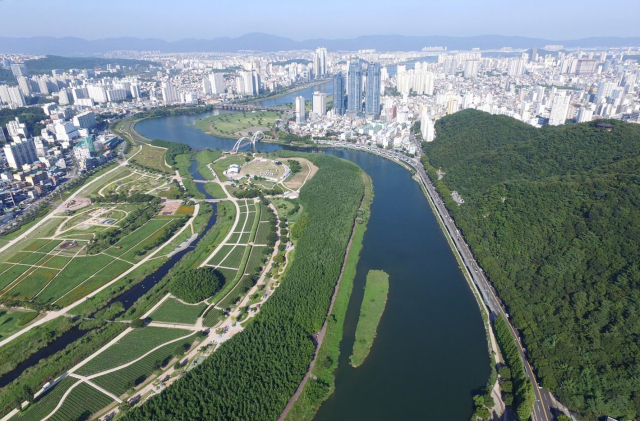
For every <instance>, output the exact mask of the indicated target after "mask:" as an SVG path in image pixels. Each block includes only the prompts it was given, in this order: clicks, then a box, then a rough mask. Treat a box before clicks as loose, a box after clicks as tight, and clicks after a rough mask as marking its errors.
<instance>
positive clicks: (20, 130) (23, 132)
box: [7, 117, 29, 139]
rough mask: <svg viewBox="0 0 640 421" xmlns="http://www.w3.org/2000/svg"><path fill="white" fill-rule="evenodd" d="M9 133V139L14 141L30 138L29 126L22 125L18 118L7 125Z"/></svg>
mask: <svg viewBox="0 0 640 421" xmlns="http://www.w3.org/2000/svg"><path fill="white" fill-rule="evenodd" d="M7 132H8V133H9V137H11V138H13V139H15V138H19V137H23V138H28V137H29V130H28V129H27V125H26V124H24V123H20V119H19V118H18V117H16V119H15V120H12V121H10V122H8V123H7Z"/></svg>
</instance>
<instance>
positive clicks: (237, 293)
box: [216, 275, 255, 308]
mask: <svg viewBox="0 0 640 421" xmlns="http://www.w3.org/2000/svg"><path fill="white" fill-rule="evenodd" d="M253 285H255V284H254V282H253V280H252V279H251V277H250V276H249V275H245V276H243V277H242V278H241V279H240V281H239V282H238V283H237V284H236V286H235V287H234V288H233V289H232V290H231V291H230V292H229V294H228V295H227V296H226V297H224V298H223V299H222V300H221V301H220V302H218V303H217V304H216V306H218V307H221V308H230V307H231V306H232V305H234V304H237V303H238V302H239V301H240V300H241V299H242V297H244V296H245V295H246V294H247V292H248V291H249V290H250V289H251V287H252V286H253Z"/></svg>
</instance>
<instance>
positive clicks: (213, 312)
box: [202, 307, 224, 327]
mask: <svg viewBox="0 0 640 421" xmlns="http://www.w3.org/2000/svg"><path fill="white" fill-rule="evenodd" d="M223 317H224V312H223V311H222V310H218V309H217V308H214V307H211V308H210V309H209V311H207V313H206V314H205V315H204V317H203V318H202V325H203V326H205V327H213V326H215V325H216V324H218V322H219V321H220V320H221V319H222V318H223Z"/></svg>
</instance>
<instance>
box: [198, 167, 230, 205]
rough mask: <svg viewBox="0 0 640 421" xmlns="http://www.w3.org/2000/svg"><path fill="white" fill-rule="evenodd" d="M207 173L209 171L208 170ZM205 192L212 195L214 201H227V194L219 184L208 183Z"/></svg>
mask: <svg viewBox="0 0 640 421" xmlns="http://www.w3.org/2000/svg"><path fill="white" fill-rule="evenodd" d="M207 171H209V170H208V169H207ZM204 190H205V191H206V192H207V193H209V194H210V195H211V197H213V198H214V199H226V197H227V194H226V193H225V192H224V190H223V189H222V186H221V185H220V184H218V183H206V184H205V185H204Z"/></svg>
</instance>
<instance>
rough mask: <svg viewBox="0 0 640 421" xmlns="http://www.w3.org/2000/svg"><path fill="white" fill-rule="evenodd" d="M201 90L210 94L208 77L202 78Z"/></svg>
mask: <svg viewBox="0 0 640 421" xmlns="http://www.w3.org/2000/svg"><path fill="white" fill-rule="evenodd" d="M202 92H203V93H204V94H205V95H211V82H209V78H208V77H205V78H204V79H202Z"/></svg>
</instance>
